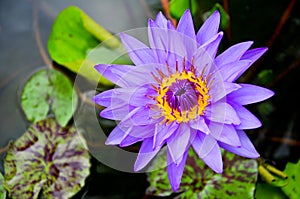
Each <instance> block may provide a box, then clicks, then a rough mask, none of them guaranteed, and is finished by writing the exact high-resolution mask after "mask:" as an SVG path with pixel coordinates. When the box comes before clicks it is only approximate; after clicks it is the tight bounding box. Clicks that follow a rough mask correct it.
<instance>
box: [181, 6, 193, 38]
mask: <svg viewBox="0 0 300 199" xmlns="http://www.w3.org/2000/svg"><path fill="white" fill-rule="evenodd" d="M177 31H178V32H181V33H183V34H184V35H187V36H189V37H190V38H192V39H193V40H194V39H195V29H194V22H193V19H192V15H191V12H190V10H186V11H185V12H184V13H183V15H182V16H181V18H180V20H179V22H178V26H177Z"/></svg>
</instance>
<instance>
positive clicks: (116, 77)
mask: <svg viewBox="0 0 300 199" xmlns="http://www.w3.org/2000/svg"><path fill="white" fill-rule="evenodd" d="M133 67H134V66H130V65H107V64H98V65H96V66H95V69H96V70H97V71H98V72H99V73H100V74H101V75H103V76H104V77H105V78H106V79H108V80H109V81H111V82H113V83H114V84H117V85H119V86H121V87H124V86H131V81H130V80H124V79H123V75H124V74H126V73H128V72H129V71H130V70H132V69H133ZM113 68H114V69H115V70H119V73H118V74H116V73H114V72H112V69H113ZM133 85H135V84H133Z"/></svg>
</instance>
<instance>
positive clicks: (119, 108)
mask: <svg viewBox="0 0 300 199" xmlns="http://www.w3.org/2000/svg"><path fill="white" fill-rule="evenodd" d="M132 110H133V107H132V106H130V105H129V104H127V103H122V104H118V105H114V106H110V107H107V108H106V109H104V110H102V111H101V113H100V116H101V117H103V118H106V119H111V120H122V119H123V118H124V117H126V116H127V115H128V113H130V112H131V111H132Z"/></svg>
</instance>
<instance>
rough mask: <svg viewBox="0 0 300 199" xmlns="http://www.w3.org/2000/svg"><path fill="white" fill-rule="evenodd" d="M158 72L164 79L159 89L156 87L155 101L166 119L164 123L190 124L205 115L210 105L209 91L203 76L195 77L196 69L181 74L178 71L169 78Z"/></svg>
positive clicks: (160, 82) (192, 68)
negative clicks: (204, 112) (189, 122)
mask: <svg viewBox="0 0 300 199" xmlns="http://www.w3.org/2000/svg"><path fill="white" fill-rule="evenodd" d="M158 72H159V74H160V76H161V77H162V78H161V80H160V81H159V87H155V89H156V90H157V93H158V96H157V97H156V98H155V100H156V102H157V107H158V108H159V109H161V114H162V116H163V117H164V120H163V122H166V123H167V124H168V123H171V122H174V121H176V122H178V123H182V122H188V121H190V120H193V119H195V118H196V117H197V116H198V115H203V111H204V110H205V107H206V106H207V105H208V99H209V95H208V91H209V89H208V87H207V82H206V81H205V80H203V78H202V76H200V77H197V76H196V75H195V69H194V67H191V69H190V70H189V71H187V70H185V69H184V70H183V72H181V73H179V72H178V70H176V73H174V74H170V75H169V76H166V75H164V74H162V72H161V71H158Z"/></svg>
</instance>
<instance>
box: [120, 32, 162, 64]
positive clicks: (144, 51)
mask: <svg viewBox="0 0 300 199" xmlns="http://www.w3.org/2000/svg"><path fill="white" fill-rule="evenodd" d="M120 36H121V40H122V43H123V45H124V47H125V48H126V50H127V53H128V55H129V57H130V59H131V60H132V62H133V63H134V64H135V65H143V64H149V63H156V59H155V58H154V54H153V51H151V49H150V48H149V47H148V46H146V45H145V44H144V43H142V42H140V41H139V40H137V39H135V38H133V37H131V36H129V35H127V34H125V33H121V34H120Z"/></svg>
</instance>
